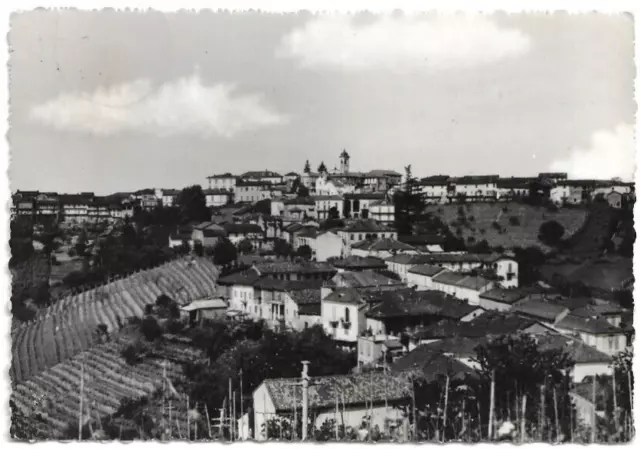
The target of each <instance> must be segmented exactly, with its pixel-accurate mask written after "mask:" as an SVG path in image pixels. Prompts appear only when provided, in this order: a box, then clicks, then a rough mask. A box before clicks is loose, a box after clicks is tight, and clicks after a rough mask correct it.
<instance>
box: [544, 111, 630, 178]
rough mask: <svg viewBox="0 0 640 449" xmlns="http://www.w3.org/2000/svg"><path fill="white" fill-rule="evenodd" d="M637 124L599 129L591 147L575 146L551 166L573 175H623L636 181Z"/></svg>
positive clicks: (594, 135) (594, 176) (586, 176)
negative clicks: (568, 153)
mask: <svg viewBox="0 0 640 449" xmlns="http://www.w3.org/2000/svg"><path fill="white" fill-rule="evenodd" d="M635 156H636V154H635V142H634V128H633V126H631V125H628V124H620V125H618V126H617V127H616V128H615V130H613V131H598V132H596V133H594V134H593V136H592V138H591V145H590V147H589V148H586V149H583V148H576V149H574V150H573V151H572V152H571V154H570V155H569V156H568V157H567V158H565V159H560V160H557V161H555V162H553V163H552V164H551V167H550V170H552V171H559V172H566V173H568V175H569V177H570V178H574V179H611V178H616V177H617V178H622V179H623V180H628V181H633V180H634V175H635V169H636V160H635Z"/></svg>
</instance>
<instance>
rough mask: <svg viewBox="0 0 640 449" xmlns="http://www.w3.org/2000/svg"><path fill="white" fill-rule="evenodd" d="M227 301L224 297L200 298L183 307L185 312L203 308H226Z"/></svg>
mask: <svg viewBox="0 0 640 449" xmlns="http://www.w3.org/2000/svg"><path fill="white" fill-rule="evenodd" d="M226 308H227V303H226V302H225V301H224V299H221V298H214V299H199V300H196V301H193V302H192V303H190V304H188V305H186V306H184V307H181V309H182V310H184V311H185V312H192V311H194V310H203V309H226Z"/></svg>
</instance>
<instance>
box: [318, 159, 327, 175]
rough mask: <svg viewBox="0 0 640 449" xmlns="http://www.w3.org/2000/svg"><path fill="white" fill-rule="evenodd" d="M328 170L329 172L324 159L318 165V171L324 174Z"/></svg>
mask: <svg viewBox="0 0 640 449" xmlns="http://www.w3.org/2000/svg"><path fill="white" fill-rule="evenodd" d="M326 172H327V167H326V166H325V165H324V161H323V162H320V165H318V173H320V174H322V173H326Z"/></svg>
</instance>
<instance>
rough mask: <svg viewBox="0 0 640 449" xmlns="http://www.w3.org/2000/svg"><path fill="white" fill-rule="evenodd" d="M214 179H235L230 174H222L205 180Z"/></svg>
mask: <svg viewBox="0 0 640 449" xmlns="http://www.w3.org/2000/svg"><path fill="white" fill-rule="evenodd" d="M216 178H235V176H234V175H232V174H231V173H223V174H221V175H211V176H208V177H207V179H216Z"/></svg>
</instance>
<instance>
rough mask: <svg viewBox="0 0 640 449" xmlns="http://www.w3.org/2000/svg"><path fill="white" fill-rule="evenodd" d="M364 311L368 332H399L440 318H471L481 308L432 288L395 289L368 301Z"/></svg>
mask: <svg viewBox="0 0 640 449" xmlns="http://www.w3.org/2000/svg"><path fill="white" fill-rule="evenodd" d="M368 304H369V307H368V308H367V310H366V311H365V312H364V316H365V317H366V330H367V332H370V333H373V334H376V333H379V334H383V335H399V334H400V333H402V332H406V331H407V330H408V329H416V328H418V327H423V326H428V325H431V324H434V323H436V322H438V321H440V320H441V319H443V318H444V319H448V320H453V321H470V320H473V319H475V318H477V317H478V316H480V315H481V314H482V313H483V312H484V311H483V310H482V309H481V308H480V307H478V306H472V305H470V304H468V303H466V302H464V301H460V300H456V299H455V298H452V297H450V296H449V295H447V294H445V293H442V292H438V291H433V290H427V291H414V290H411V289H408V290H407V289H405V290H402V289H395V290H390V291H388V292H385V293H384V294H383V295H381V297H380V299H379V300H377V301H376V302H372V301H369V302H368Z"/></svg>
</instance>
